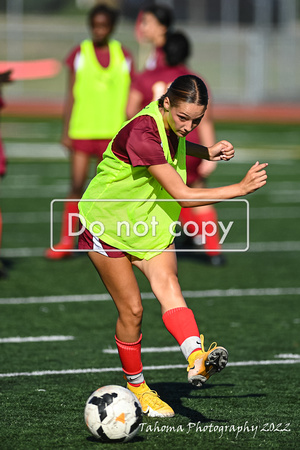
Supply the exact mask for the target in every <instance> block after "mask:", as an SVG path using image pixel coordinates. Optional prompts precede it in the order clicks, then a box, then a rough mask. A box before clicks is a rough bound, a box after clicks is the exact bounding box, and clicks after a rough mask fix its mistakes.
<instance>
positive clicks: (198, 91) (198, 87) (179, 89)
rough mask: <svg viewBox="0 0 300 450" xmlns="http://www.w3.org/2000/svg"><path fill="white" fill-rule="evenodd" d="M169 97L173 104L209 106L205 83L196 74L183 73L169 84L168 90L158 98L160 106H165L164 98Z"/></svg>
mask: <svg viewBox="0 0 300 450" xmlns="http://www.w3.org/2000/svg"><path fill="white" fill-rule="evenodd" d="M166 97H168V99H169V100H170V104H171V106H178V104H179V103H181V102H185V103H195V104H196V105H199V106H207V104H208V92H207V88H206V86H205V83H204V82H203V81H202V80H201V78H199V77H197V76H196V75H182V76H181V77H178V78H176V79H175V80H174V81H173V83H172V84H171V85H170V86H169V88H168V90H167V92H166V93H165V94H164V95H162V96H161V97H160V99H159V100H158V106H160V107H163V106H164V100H165V98H166Z"/></svg>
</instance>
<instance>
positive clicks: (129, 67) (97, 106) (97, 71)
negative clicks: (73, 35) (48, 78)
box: [46, 4, 133, 259]
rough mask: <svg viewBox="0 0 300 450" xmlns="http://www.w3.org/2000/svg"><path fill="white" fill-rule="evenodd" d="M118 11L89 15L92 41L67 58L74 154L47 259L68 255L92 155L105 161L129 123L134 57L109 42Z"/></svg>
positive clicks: (66, 141) (68, 125)
mask: <svg viewBox="0 0 300 450" xmlns="http://www.w3.org/2000/svg"><path fill="white" fill-rule="evenodd" d="M117 18H118V12H117V11H116V10H115V9H113V8H110V7H109V6H107V5H104V4H98V5H96V6H94V7H93V8H92V9H91V11H90V12H89V15H88V23H89V27H90V30H91V35H92V39H87V40H84V41H83V42H82V43H81V44H80V46H76V47H75V48H74V49H73V50H72V51H71V52H70V54H69V55H68V57H67V59H66V64H67V66H68V68H69V70H70V74H69V86H68V94H67V99H66V105H65V116H64V127H63V136H62V144H63V145H64V146H65V147H66V148H67V149H68V150H70V158H71V190H70V192H69V198H70V200H71V201H67V202H66V203H65V205H64V213H63V221H62V229H61V240H60V242H59V243H58V244H57V245H55V247H54V248H55V250H52V249H48V250H47V251H46V257H47V258H49V259H61V258H64V257H67V256H70V250H71V249H73V248H74V237H73V236H70V235H69V233H68V231H69V229H68V228H69V226H68V225H69V215H71V217H73V220H72V221H73V224H72V229H73V230H74V228H75V227H76V223H77V219H76V213H78V208H77V204H76V202H74V201H72V199H76V198H80V197H81V196H82V194H83V191H84V186H85V182H86V179H87V175H88V170H89V163H90V158H91V157H96V158H97V160H98V162H99V161H101V159H102V155H103V152H104V151H105V149H106V147H107V145H108V144H109V142H110V140H111V139H112V137H113V136H114V135H115V134H116V133H117V131H118V130H119V129H120V127H121V125H122V123H123V122H124V121H125V119H126V104H127V98H128V93H129V86H130V81H131V77H132V75H133V58H132V56H131V55H130V53H129V52H128V51H127V50H126V49H124V48H123V46H122V45H121V43H120V42H118V41H116V40H114V39H111V35H112V33H113V31H114V27H115V24H116V21H117Z"/></svg>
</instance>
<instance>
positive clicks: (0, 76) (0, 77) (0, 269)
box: [0, 71, 11, 278]
mask: <svg viewBox="0 0 300 450" xmlns="http://www.w3.org/2000/svg"><path fill="white" fill-rule="evenodd" d="M10 76H11V71H7V72H2V73H0V110H1V109H2V108H3V107H4V101H3V98H2V84H3V83H10V82H11V79H10ZM5 173H6V157H5V152H4V147H3V144H2V139H1V134H0V179H1V178H2V177H3V176H4V175H5ZM1 241H2V212H1V208H0V251H1ZM0 254H1V253H0ZM6 275H7V273H6V270H5V267H4V265H3V262H2V261H1V259H0V278H4V277H5V276H6Z"/></svg>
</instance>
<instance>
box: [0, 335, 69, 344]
mask: <svg viewBox="0 0 300 450" xmlns="http://www.w3.org/2000/svg"><path fill="white" fill-rule="evenodd" d="M73 339H75V338H74V336H37V337H35V336H29V337H20V336H16V337H10V338H1V339H0V344H22V343H25V342H57V341H72V340H73Z"/></svg>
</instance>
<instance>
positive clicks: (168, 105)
mask: <svg viewBox="0 0 300 450" xmlns="http://www.w3.org/2000/svg"><path fill="white" fill-rule="evenodd" d="M170 107H171V104H170V99H169V97H165V98H164V108H165V110H166V111H169V109H170Z"/></svg>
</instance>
